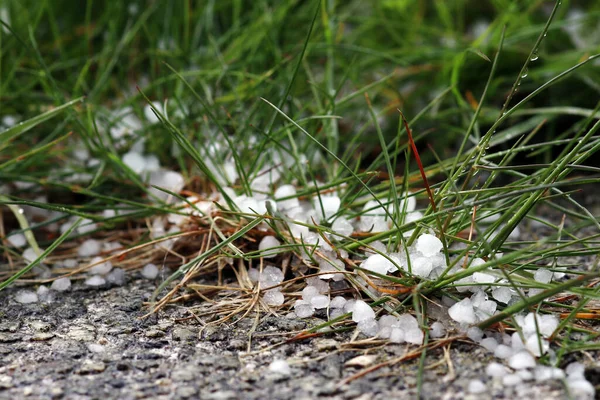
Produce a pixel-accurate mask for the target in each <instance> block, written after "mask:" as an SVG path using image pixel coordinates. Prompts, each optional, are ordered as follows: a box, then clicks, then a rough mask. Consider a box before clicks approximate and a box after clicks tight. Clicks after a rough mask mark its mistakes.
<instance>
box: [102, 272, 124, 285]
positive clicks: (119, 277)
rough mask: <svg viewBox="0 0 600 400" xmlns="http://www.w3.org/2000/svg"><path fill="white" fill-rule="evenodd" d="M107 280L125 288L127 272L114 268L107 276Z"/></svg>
mask: <svg viewBox="0 0 600 400" xmlns="http://www.w3.org/2000/svg"><path fill="white" fill-rule="evenodd" d="M106 280H107V281H108V282H110V283H112V284H115V285H117V286H123V285H124V284H125V271H124V270H123V269H121V268H114V269H113V270H112V271H110V273H109V274H108V275H106Z"/></svg>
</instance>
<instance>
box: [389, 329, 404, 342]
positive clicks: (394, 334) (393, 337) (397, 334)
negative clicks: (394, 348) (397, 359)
mask: <svg viewBox="0 0 600 400" xmlns="http://www.w3.org/2000/svg"><path fill="white" fill-rule="evenodd" d="M404 336H405V332H404V330H403V329H402V328H392V331H391V332H390V342H392V343H404V342H405V340H404Z"/></svg>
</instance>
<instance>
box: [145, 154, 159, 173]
mask: <svg viewBox="0 0 600 400" xmlns="http://www.w3.org/2000/svg"><path fill="white" fill-rule="evenodd" d="M144 159H145V161H146V163H145V165H144V172H153V171H158V170H159V169H160V161H159V159H158V157H156V156H155V155H154V154H149V155H147V156H145V157H144Z"/></svg>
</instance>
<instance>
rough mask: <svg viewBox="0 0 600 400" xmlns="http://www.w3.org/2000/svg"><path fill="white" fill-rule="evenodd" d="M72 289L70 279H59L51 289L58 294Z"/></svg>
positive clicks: (53, 283)
mask: <svg viewBox="0 0 600 400" xmlns="http://www.w3.org/2000/svg"><path fill="white" fill-rule="evenodd" d="M70 287H71V280H70V279H69V278H66V277H65V278H58V279H56V280H55V281H54V282H52V285H50V289H52V290H56V291H57V292H64V291H65V290H68V289H69V288H70Z"/></svg>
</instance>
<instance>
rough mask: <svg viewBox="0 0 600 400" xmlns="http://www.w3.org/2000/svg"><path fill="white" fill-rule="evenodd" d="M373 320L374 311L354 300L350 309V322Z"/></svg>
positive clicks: (360, 301) (362, 302) (361, 302)
mask: <svg viewBox="0 0 600 400" xmlns="http://www.w3.org/2000/svg"><path fill="white" fill-rule="evenodd" d="M368 319H375V311H373V309H372V308H371V307H370V306H369V305H368V304H367V303H365V302H364V301H362V300H356V302H355V303H354V307H353V309H352V320H353V321H354V322H360V321H365V320H368Z"/></svg>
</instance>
